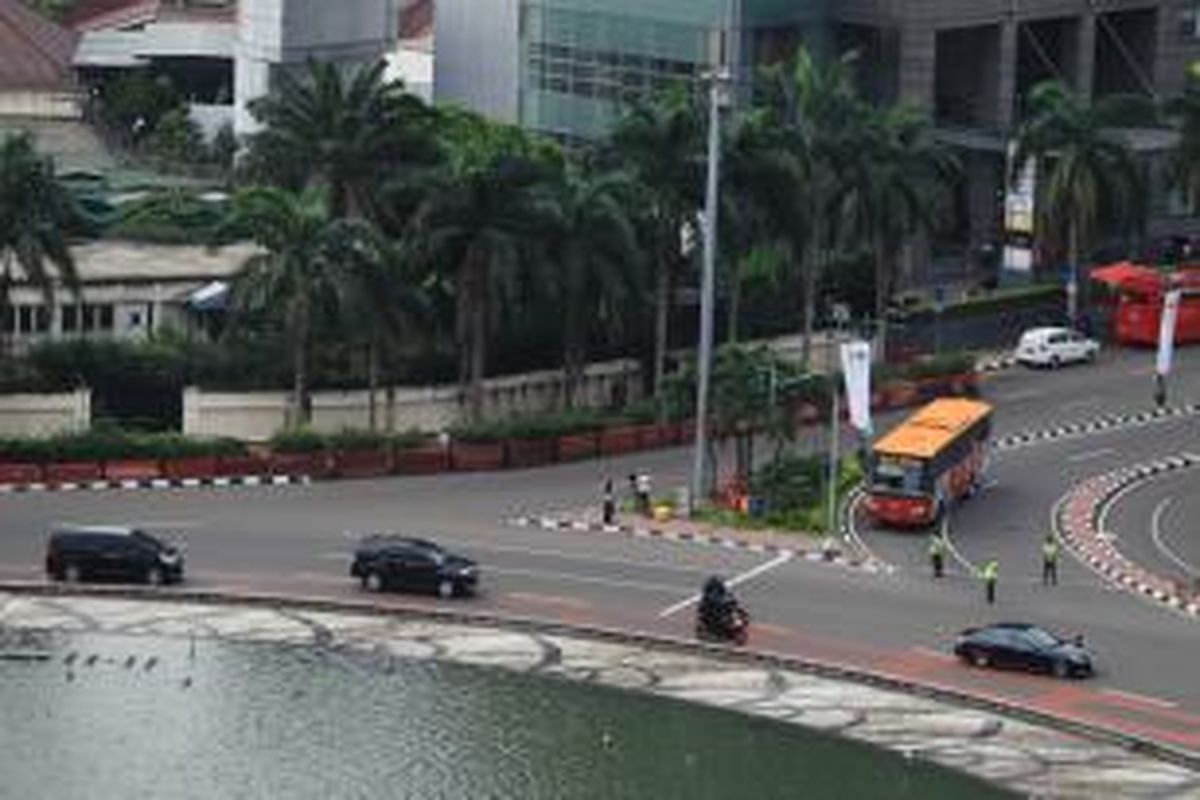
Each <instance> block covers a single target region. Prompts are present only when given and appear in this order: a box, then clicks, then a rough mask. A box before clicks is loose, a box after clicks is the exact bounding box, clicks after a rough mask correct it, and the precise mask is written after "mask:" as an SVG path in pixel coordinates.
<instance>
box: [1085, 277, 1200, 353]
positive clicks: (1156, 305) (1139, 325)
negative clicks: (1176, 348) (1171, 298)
mask: <svg viewBox="0 0 1200 800" xmlns="http://www.w3.org/2000/svg"><path fill="white" fill-rule="evenodd" d="M1092 279H1093V280H1096V281H1100V282H1102V283H1106V284H1108V285H1109V286H1111V287H1112V288H1113V289H1114V290H1115V291H1116V292H1117V302H1116V304H1115V307H1114V309H1113V317H1112V319H1113V323H1112V326H1113V336H1114V337H1115V338H1116V340H1117V341H1118V342H1119V343H1121V344H1132V345H1144V346H1147V347H1155V346H1157V345H1158V326H1159V321H1160V320H1161V319H1162V309H1163V296H1164V295H1165V294H1166V292H1167V291H1168V290H1170V289H1173V288H1178V289H1180V290H1181V292H1182V296H1181V298H1180V302H1179V316H1178V318H1177V319H1176V322H1175V344H1189V343H1191V342H1200V269H1182V270H1179V271H1177V272H1171V273H1163V272H1159V271H1158V270H1156V269H1152V268H1151V267H1144V266H1140V265H1137V264H1130V263H1129V262H1122V263H1119V264H1112V265H1109V266H1107V267H1101V268H1100V269H1097V270H1094V271H1093V272H1092Z"/></svg>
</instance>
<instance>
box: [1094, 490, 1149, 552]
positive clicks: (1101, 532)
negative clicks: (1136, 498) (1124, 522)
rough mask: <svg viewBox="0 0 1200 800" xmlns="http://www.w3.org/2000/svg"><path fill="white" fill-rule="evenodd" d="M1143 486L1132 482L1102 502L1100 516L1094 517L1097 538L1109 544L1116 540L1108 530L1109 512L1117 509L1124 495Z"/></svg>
mask: <svg viewBox="0 0 1200 800" xmlns="http://www.w3.org/2000/svg"><path fill="white" fill-rule="evenodd" d="M1144 485H1145V483H1144V482H1143V481H1140V480H1137V481H1133V482H1131V483H1128V484H1126V485H1125V486H1122V487H1121V488H1120V489H1118V490H1117V491H1116V492H1115V493H1114V494H1111V495H1109V497H1108V498H1107V499H1106V500H1104V501H1103V503H1104V507H1103V508H1101V509H1100V515H1099V516H1098V517H1096V535H1097V536H1099V537H1100V538H1101V539H1104V540H1106V541H1109V542H1111V541H1113V540H1115V539H1116V538H1117V535H1116V534H1115V533H1113V532H1112V531H1110V530H1109V529H1108V514H1109V512H1110V511H1112V510H1113V509H1114V508H1116V507H1117V505H1118V504H1119V503H1120V502H1121V501H1122V500H1123V499H1124V498H1125V495H1127V494H1129V493H1130V492H1132V491H1134V490H1135V489H1140V488H1141V487H1142V486H1144Z"/></svg>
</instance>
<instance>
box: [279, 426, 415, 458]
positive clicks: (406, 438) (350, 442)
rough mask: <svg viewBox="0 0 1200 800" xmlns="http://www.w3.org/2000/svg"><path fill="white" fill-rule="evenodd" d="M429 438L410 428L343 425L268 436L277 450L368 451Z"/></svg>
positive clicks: (407, 445)
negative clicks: (398, 430)
mask: <svg viewBox="0 0 1200 800" xmlns="http://www.w3.org/2000/svg"><path fill="white" fill-rule="evenodd" d="M428 440H429V435H428V434H426V433H422V432H421V431H417V430H412V431H405V432H404V433H398V434H390V435H389V434H386V433H379V432H376V431H364V430H356V429H352V428H346V429H344V430H342V431H339V432H337V433H321V432H319V431H314V430H311V429H309V428H301V429H299V430H292V431H280V432H279V433H277V434H275V435H274V436H273V437H271V450H272V451H274V452H276V453H332V452H342V453H346V452H363V451H368V450H387V449H389V448H392V449H396V450H411V449H413V448H415V447H420V446H421V445H422V444H424V443H425V442H427V441H428Z"/></svg>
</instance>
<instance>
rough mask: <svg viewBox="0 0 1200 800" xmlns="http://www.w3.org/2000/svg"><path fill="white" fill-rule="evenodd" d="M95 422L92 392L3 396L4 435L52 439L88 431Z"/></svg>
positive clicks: (0, 409)
mask: <svg viewBox="0 0 1200 800" xmlns="http://www.w3.org/2000/svg"><path fill="white" fill-rule="evenodd" d="M91 420H92V391H91V390H90V389H78V390H76V391H74V392H70V393H66V394H10V395H0V436H14V437H15V436H37V437H48V436H53V435H54V434H56V433H63V432H68V431H79V430H86V429H87V428H88V426H89V425H90V424H91Z"/></svg>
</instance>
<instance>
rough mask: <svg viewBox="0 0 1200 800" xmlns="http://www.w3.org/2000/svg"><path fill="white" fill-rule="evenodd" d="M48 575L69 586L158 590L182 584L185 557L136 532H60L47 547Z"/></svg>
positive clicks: (53, 534)
mask: <svg viewBox="0 0 1200 800" xmlns="http://www.w3.org/2000/svg"><path fill="white" fill-rule="evenodd" d="M46 574H47V575H49V576H50V577H51V578H53V579H54V580H58V581H66V582H68V583H76V582H78V581H81V580H95V579H101V580H125V581H129V580H133V581H144V582H145V583H148V584H151V585H153V586H159V585H162V584H165V583H177V582H179V581H181V580H183V555H182V554H181V553H180V552H179V551H178V550H176V549H175V548H174V547H171V546H170V545H167V544H164V543H163V542H161V541H159V540H158V539H156V538H154V537H153V536H151V535H149V534H148V533H145V532H144V531H140V530H137V529H136V528H125V527H110V526H81V527H69V528H58V529H56V530H54V531H53V532H51V534H50V543H49V544H48V545H47V547H46Z"/></svg>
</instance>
